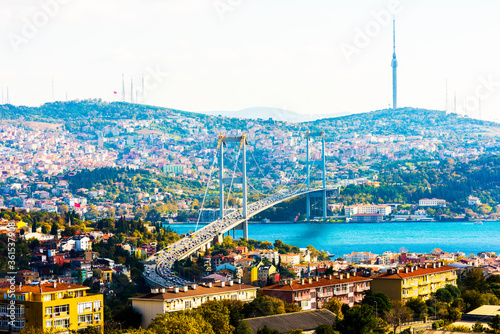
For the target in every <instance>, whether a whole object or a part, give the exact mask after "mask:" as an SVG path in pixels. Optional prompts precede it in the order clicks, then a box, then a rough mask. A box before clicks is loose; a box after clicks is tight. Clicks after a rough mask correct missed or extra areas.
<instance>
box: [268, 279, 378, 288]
mask: <svg viewBox="0 0 500 334" xmlns="http://www.w3.org/2000/svg"><path fill="white" fill-rule="evenodd" d="M364 281H371V278H366V277H360V276H350V277H349V278H346V277H345V276H344V277H343V278H342V279H340V278H339V277H338V276H335V277H332V279H328V278H319V279H318V281H315V280H314V279H313V280H312V282H311V283H309V281H308V280H307V279H305V280H304V284H303V285H302V284H301V281H300V280H298V281H293V282H292V284H291V285H290V284H286V285H280V284H274V285H271V286H266V287H264V288H262V289H263V290H282V291H283V290H287V291H295V290H305V289H307V290H308V289H311V288H317V287H321V286H329V285H337V284H343V283H354V282H364Z"/></svg>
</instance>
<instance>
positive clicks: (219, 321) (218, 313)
mask: <svg viewBox="0 0 500 334" xmlns="http://www.w3.org/2000/svg"><path fill="white" fill-rule="evenodd" d="M196 312H197V313H199V314H200V315H201V316H202V317H203V319H205V320H206V321H207V322H208V323H209V324H211V325H212V329H213V330H214V332H215V334H231V333H232V332H233V330H234V327H233V326H231V325H230V323H229V321H230V316H229V309H228V308H227V307H226V306H225V305H224V303H223V302H222V301H220V300H211V301H208V302H205V303H203V304H201V306H200V307H199V308H198V309H196Z"/></svg>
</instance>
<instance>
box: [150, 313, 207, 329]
mask: <svg viewBox="0 0 500 334" xmlns="http://www.w3.org/2000/svg"><path fill="white" fill-rule="evenodd" d="M148 329H150V330H152V331H153V332H154V333H157V334H177V333H190V334H215V332H214V330H213V329H212V325H210V323H209V322H207V321H206V320H205V319H203V317H202V316H201V315H200V314H199V313H196V312H193V311H178V312H171V313H166V314H160V315H157V316H156V318H155V319H154V320H153V322H152V323H151V325H149V327H148Z"/></svg>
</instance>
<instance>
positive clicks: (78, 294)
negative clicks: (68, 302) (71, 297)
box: [75, 290, 83, 298]
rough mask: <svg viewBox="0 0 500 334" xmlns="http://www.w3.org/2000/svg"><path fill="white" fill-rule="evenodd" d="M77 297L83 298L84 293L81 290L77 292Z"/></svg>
mask: <svg viewBox="0 0 500 334" xmlns="http://www.w3.org/2000/svg"><path fill="white" fill-rule="evenodd" d="M75 297H77V298H78V297H83V291H80V290H78V291H75Z"/></svg>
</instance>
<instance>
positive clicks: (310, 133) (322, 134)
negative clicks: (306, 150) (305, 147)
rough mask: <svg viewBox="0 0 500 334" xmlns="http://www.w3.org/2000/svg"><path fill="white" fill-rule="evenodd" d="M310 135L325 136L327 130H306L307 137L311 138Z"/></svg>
mask: <svg viewBox="0 0 500 334" xmlns="http://www.w3.org/2000/svg"><path fill="white" fill-rule="evenodd" d="M309 137H323V138H324V137H325V131H320V132H310V131H307V132H306V138H309Z"/></svg>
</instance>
